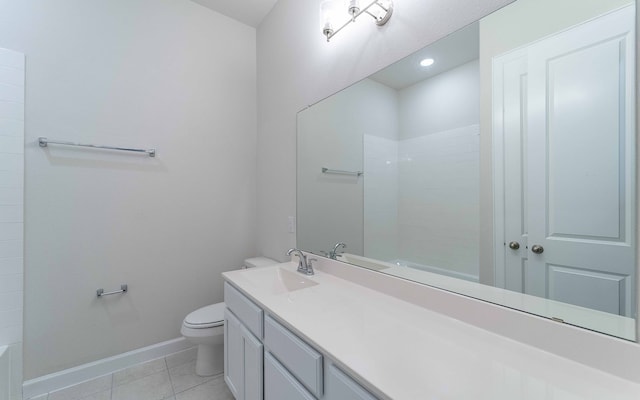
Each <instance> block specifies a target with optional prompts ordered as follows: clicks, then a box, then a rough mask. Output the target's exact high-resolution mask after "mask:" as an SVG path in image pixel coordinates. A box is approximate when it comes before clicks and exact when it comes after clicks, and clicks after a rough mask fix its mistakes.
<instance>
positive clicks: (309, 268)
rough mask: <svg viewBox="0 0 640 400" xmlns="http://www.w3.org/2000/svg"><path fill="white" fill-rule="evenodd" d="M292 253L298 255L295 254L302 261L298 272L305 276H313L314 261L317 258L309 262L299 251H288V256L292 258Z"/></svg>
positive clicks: (299, 263)
mask: <svg viewBox="0 0 640 400" xmlns="http://www.w3.org/2000/svg"><path fill="white" fill-rule="evenodd" d="M291 253H296V254H294V255H295V256H297V257H298V258H299V259H300V261H299V262H298V272H300V273H302V274H305V275H313V265H312V264H313V261H315V260H316V259H315V258H311V259H309V260H307V256H305V255H304V253H303V252H302V251H300V250H298V249H289V251H287V255H288V256H290V255H291Z"/></svg>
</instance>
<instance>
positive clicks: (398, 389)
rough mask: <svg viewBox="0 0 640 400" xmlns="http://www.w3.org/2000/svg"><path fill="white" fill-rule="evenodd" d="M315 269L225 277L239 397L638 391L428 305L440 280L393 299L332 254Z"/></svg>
mask: <svg viewBox="0 0 640 400" xmlns="http://www.w3.org/2000/svg"><path fill="white" fill-rule="evenodd" d="M316 267H317V268H316V273H315V275H313V276H305V275H302V274H298V273H297V272H295V270H296V263H293V262H292V263H284V264H279V265H276V266H273V267H265V268H258V269H253V270H239V271H231V272H226V273H224V274H223V276H224V279H225V281H226V282H225V303H226V304H227V310H226V314H225V380H226V382H227V384H228V385H229V387H230V389H231V390H232V392H233V393H234V395H235V396H236V399H237V400H240V399H247V400H250V399H251V400H254V399H263V398H264V399H265V400H276V399H277V400H289V399H341V400H347V399H397V400H401V399H408V400H414V399H478V400H482V399H486V400H489V399H491V400H500V399H509V400H514V399H539V398H544V399H547V400H558V399H572V400H575V399H594V400H595V399H619V400H632V399H633V400H636V399H637V398H638V396H639V395H640V384H638V383H636V382H632V381H629V380H625V379H622V378H620V377H616V376H613V375H610V374H607V373H604V372H602V371H600V370H597V369H595V368H591V367H589V366H586V365H583V364H580V363H577V362H575V361H572V360H569V359H565V358H562V357H560V356H557V355H554V354H551V353H549V352H546V351H542V350H540V349H537V348H534V347H532V346H528V345H526V344H523V343H520V342H517V341H515V340H511V339H509V338H506V337H504V336H500V335H497V334H495V333H492V332H489V331H487V330H483V329H480V328H478V327H476V326H473V325H470V324H467V323H464V322H462V321H460V320H457V319H454V318H451V317H449V316H447V315H444V314H440V313H438V312H436V311H435V310H438V307H439V305H438V304H434V305H433V307H425V305H424V304H423V303H421V301H420V297H421V291H423V290H434V289H433V288H428V287H425V286H423V285H419V284H415V283H411V282H407V281H401V282H402V285H405V286H404V287H405V289H406V288H409V289H410V290H405V291H404V293H398V295H392V294H390V292H389V291H385V292H384V293H383V291H380V290H374V289H379V287H378V286H376V285H377V283H375V282H374V281H375V280H376V279H377V280H379V279H387V280H389V286H393V285H394V284H395V283H397V282H400V280H398V279H397V278H394V277H381V276H380V275H379V274H373V273H371V271H367V270H366V269H362V268H358V267H356V266H351V265H346V264H342V263H338V262H335V261H332V260H329V259H321V260H320V261H319V262H318V263H317V264H316ZM337 268H339V269H340V271H341V272H340V273H339V274H336V273H335V271H337ZM338 275H339V276H338ZM372 277H374V278H373V279H372ZM378 283H379V282H378ZM406 285H414V286H412V287H409V286H406ZM436 290H437V289H436ZM449 295H450V296H456V295H453V294H449ZM488 315H490V314H488ZM532 318H537V317H532Z"/></svg>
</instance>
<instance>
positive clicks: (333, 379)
mask: <svg viewBox="0 0 640 400" xmlns="http://www.w3.org/2000/svg"><path fill="white" fill-rule="evenodd" d="M328 372H329V373H328V376H327V377H326V382H327V387H326V395H327V396H326V397H325V400H376V398H375V397H374V396H373V395H371V393H369V392H367V391H366V390H365V389H363V388H362V387H361V386H360V385H359V384H358V383H356V381H354V380H353V379H351V378H350V377H349V376H348V375H347V374H345V373H344V372H342V371H340V370H339V369H338V368H336V366H335V365H333V364H331V365H330V366H329V368H328Z"/></svg>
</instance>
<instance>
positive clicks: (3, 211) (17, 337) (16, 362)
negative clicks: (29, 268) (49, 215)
mask: <svg viewBox="0 0 640 400" xmlns="http://www.w3.org/2000/svg"><path fill="white" fill-rule="evenodd" d="M24 81H25V57H24V54H21V53H17V52H14V51H11V50H6V49H0V346H2V345H11V347H10V349H11V361H10V363H11V367H10V370H11V371H12V374H11V376H10V377H9V392H10V394H11V395H10V398H12V399H13V398H15V399H17V398H19V396H20V393H21V388H22V385H21V383H22V334H23V307H24V306H23V295H24V292H23V287H24V275H23V270H24V267H23V265H24V263H23V261H24V260H23V253H24V244H23V240H24V239H23V238H24V99H25V94H24V93H25V91H24Z"/></svg>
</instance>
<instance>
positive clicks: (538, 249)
mask: <svg viewBox="0 0 640 400" xmlns="http://www.w3.org/2000/svg"><path fill="white" fill-rule="evenodd" d="M531 251H533V252H534V253H536V254H542V253H543V252H544V247H542V246H540V245H539V244H534V245H533V246H531Z"/></svg>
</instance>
